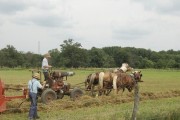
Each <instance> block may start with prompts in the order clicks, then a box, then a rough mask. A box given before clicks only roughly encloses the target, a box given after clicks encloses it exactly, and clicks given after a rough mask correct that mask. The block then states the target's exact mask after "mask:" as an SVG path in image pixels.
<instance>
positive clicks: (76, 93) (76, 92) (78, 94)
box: [70, 88, 83, 100]
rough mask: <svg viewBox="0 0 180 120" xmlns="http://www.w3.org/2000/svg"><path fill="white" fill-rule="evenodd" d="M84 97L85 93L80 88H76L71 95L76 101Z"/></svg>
mask: <svg viewBox="0 0 180 120" xmlns="http://www.w3.org/2000/svg"><path fill="white" fill-rule="evenodd" d="M82 95H83V91H82V90H81V89H79V88H74V89H73V90H72V91H71V94H70V98H71V99H72V100H76V99H78V98H79V97H81V96H82Z"/></svg>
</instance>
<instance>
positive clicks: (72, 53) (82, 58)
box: [60, 39, 87, 68]
mask: <svg viewBox="0 0 180 120" xmlns="http://www.w3.org/2000/svg"><path fill="white" fill-rule="evenodd" d="M60 46H61V52H62V57H63V63H64V65H65V66H66V67H75V68H77V67H81V66H85V65H86V64H87V52H86V50H85V49H81V48H80V47H81V44H80V43H78V42H76V43H74V41H73V39H68V40H64V44H61V45H60Z"/></svg>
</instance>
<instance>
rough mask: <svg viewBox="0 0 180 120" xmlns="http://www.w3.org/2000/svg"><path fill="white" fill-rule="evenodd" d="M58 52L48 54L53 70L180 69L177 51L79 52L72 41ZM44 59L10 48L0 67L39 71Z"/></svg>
mask: <svg viewBox="0 0 180 120" xmlns="http://www.w3.org/2000/svg"><path fill="white" fill-rule="evenodd" d="M60 46H61V50H58V49H52V50H50V51H49V53H50V54H51V59H50V61H49V64H51V65H52V66H53V67H57V68H60V67H67V68H71V67H73V68H79V67H97V68H113V67H120V66H121V64H122V63H124V62H126V63H128V64H129V65H130V66H132V67H134V68H139V69H143V68H158V69H164V68H180V51H174V50H168V51H159V52H156V51H152V50H150V49H148V50H147V49H143V48H134V47H120V46H115V47H114V46H113V47H103V48H95V47H92V48H91V49H90V50H87V49H84V48H82V46H81V44H80V43H77V42H74V41H73V39H68V40H64V42H63V44H61V45H60ZM42 59H43V55H39V54H34V53H32V52H27V53H24V52H20V51H17V50H16V48H14V47H13V46H12V45H7V47H6V48H3V49H1V50H0V67H1V68H3V67H9V68H15V67H20V68H33V67H36V68H38V67H41V61H42Z"/></svg>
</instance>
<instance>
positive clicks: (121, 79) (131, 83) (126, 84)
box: [113, 71, 143, 93]
mask: <svg viewBox="0 0 180 120" xmlns="http://www.w3.org/2000/svg"><path fill="white" fill-rule="evenodd" d="M141 77H142V74H141V71H134V72H132V74H127V73H119V74H117V79H116V83H113V84H116V86H117V88H115V87H114V85H113V87H114V88H113V89H114V90H115V92H116V93H118V91H119V90H120V89H123V91H122V93H123V92H124V90H125V88H126V89H128V91H129V92H131V91H132V90H133V89H134V87H135V84H136V83H137V82H143V81H142V80H141Z"/></svg>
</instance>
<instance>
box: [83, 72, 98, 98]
mask: <svg viewBox="0 0 180 120" xmlns="http://www.w3.org/2000/svg"><path fill="white" fill-rule="evenodd" d="M98 84H99V72H96V73H92V74H89V75H88V76H87V78H86V79H85V89H86V90H91V94H92V95H94V87H95V86H97V85H98Z"/></svg>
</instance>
